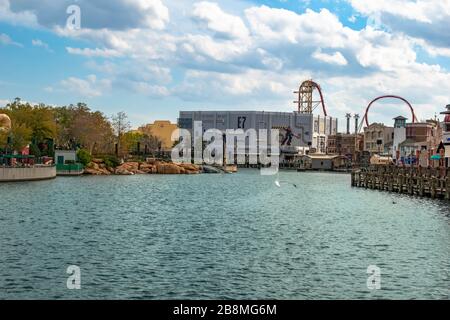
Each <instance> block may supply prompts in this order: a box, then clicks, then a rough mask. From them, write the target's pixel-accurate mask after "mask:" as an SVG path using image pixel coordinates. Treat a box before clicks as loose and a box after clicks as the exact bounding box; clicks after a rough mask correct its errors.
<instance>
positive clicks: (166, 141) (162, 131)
mask: <svg viewBox="0 0 450 320" xmlns="http://www.w3.org/2000/svg"><path fill="white" fill-rule="evenodd" d="M177 129H178V126H177V125H176V124H173V123H171V122H170V121H155V122H154V123H152V124H147V125H145V126H143V127H141V128H139V131H141V132H143V133H146V134H148V135H152V136H154V137H156V138H158V139H159V140H160V141H161V150H162V151H171V150H172V147H173V144H174V142H173V141H172V133H173V132H174V131H175V130H177Z"/></svg>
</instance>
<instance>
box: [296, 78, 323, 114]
mask: <svg viewBox="0 0 450 320" xmlns="http://www.w3.org/2000/svg"><path fill="white" fill-rule="evenodd" d="M314 90H317V91H318V92H319V96H320V101H314V99H313V93H314ZM294 93H295V94H298V101H294V103H296V104H298V112H300V113H309V114H311V113H313V111H314V110H315V109H316V108H317V106H319V104H322V109H323V113H324V115H325V117H327V116H328V114H327V109H326V107H325V101H324V99H323V94H322V90H321V89H320V86H319V85H318V84H317V83H315V82H314V81H312V80H307V81H304V82H303V83H302V84H301V86H300V89H299V90H298V91H294Z"/></svg>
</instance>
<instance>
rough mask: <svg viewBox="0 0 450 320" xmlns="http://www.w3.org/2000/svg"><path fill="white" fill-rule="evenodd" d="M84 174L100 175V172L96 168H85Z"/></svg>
mask: <svg viewBox="0 0 450 320" xmlns="http://www.w3.org/2000/svg"><path fill="white" fill-rule="evenodd" d="M84 174H88V175H92V176H100V175H102V173H101V172H100V171H98V170H94V169H90V168H86V169H84Z"/></svg>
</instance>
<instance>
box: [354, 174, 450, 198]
mask: <svg viewBox="0 0 450 320" xmlns="http://www.w3.org/2000/svg"><path fill="white" fill-rule="evenodd" d="M352 187H358V188H366V189H374V190H382V191H389V192H397V193H403V194H409V195H415V196H419V197H431V198H433V199H436V198H443V199H447V200H450V169H449V168H421V167H418V168H417V167H413V168H409V167H397V166H372V167H369V168H362V169H358V170H354V171H353V172H352Z"/></svg>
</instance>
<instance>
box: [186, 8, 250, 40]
mask: <svg viewBox="0 0 450 320" xmlns="http://www.w3.org/2000/svg"><path fill="white" fill-rule="evenodd" d="M192 16H193V17H194V18H195V19H197V20H198V21H200V22H204V23H206V25H207V27H208V29H209V30H212V31H214V32H216V33H217V34H218V35H220V36H223V37H226V38H237V39H245V38H247V37H248V34H249V31H248V29H247V27H246V26H245V24H244V22H243V21H242V19H241V18H240V17H238V16H233V15H231V14H228V13H226V12H224V11H223V10H222V9H221V8H220V7H219V5H218V4H217V3H213V2H207V1H203V2H199V3H196V4H194V10H193V12H192Z"/></svg>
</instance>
